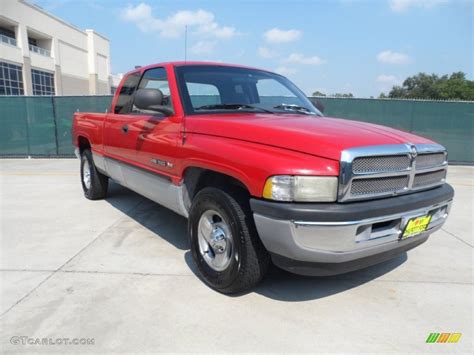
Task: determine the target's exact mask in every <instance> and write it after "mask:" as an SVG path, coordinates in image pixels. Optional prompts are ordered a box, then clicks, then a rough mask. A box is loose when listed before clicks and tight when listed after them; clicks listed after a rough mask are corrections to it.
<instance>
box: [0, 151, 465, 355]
mask: <svg viewBox="0 0 474 355" xmlns="http://www.w3.org/2000/svg"><path fill="white" fill-rule="evenodd" d="M0 169H1V172H0V195H1V202H0V203H1V204H0V213H1V216H0V217H1V219H0V223H1V227H0V228H1V229H0V231H1V260H0V275H1V277H0V282H1V284H0V291H1V293H0V298H1V309H0V314H1V316H0V317H1V318H0V334H1V339H0V349H1V351H2V352H11V351H14V352H45V353H51V352H105V351H109V352H112V351H113V352H119V351H120V352H125V351H128V352H132V351H134V352H144V351H148V352H152V351H153V352H158V351H160V352H205V353H208V352H333V351H339V352H377V353H380V352H462V353H471V351H472V350H473V348H474V347H473V273H472V271H473V245H474V240H473V239H474V238H473V200H474V193H473V184H474V179H473V177H474V176H473V174H474V168H473V167H458V166H451V167H450V168H449V176H448V181H449V182H450V183H451V184H452V185H453V186H454V188H455V190H456V196H455V202H454V204H453V207H452V211H451V216H450V217H449V219H448V222H447V224H446V225H445V226H444V227H443V229H442V230H440V231H438V232H437V233H435V234H433V235H432V236H431V238H430V239H429V240H428V241H427V242H426V243H425V244H423V245H421V246H420V247H418V248H416V249H414V250H411V251H409V252H408V253H406V254H403V255H401V256H400V257H398V258H396V259H394V260H391V261H389V262H386V263H384V264H380V265H377V266H374V267H370V268H367V269H364V270H361V271H357V272H353V273H350V274H345V275H340V276H334V277H327V278H315V277H313V278H307V277H301V276H296V275H292V274H289V273H286V272H284V271H281V270H278V269H272V270H271V272H270V275H269V276H268V277H267V279H266V280H265V281H264V282H263V283H262V284H261V285H260V286H259V287H257V288H256V289H255V290H253V291H251V292H249V293H246V294H242V295H237V296H226V295H222V294H219V293H217V292H215V291H213V290H211V289H209V288H208V287H206V286H205V285H204V284H203V283H202V282H201V281H200V280H199V278H198V277H197V276H196V275H195V272H196V271H195V269H194V266H193V264H192V260H191V255H190V253H189V250H188V240H187V236H186V220H185V219H184V218H182V217H180V216H178V215H176V214H175V213H173V212H171V211H169V210H166V209H165V208H163V207H161V206H159V205H157V204H154V203H152V202H151V201H149V200H147V199H145V198H143V197H141V196H139V195H137V194H135V193H133V192H131V191H129V190H127V189H125V188H123V187H121V186H119V185H116V184H112V185H111V187H110V192H109V197H108V198H107V199H106V200H102V201H89V200H87V199H85V198H84V197H83V194H82V190H81V186H80V182H79V176H78V170H79V162H78V160H73V159H58V160H49V159H37V160H13V159H12V160H1V161H0ZM434 332H451V333H462V337H461V339H460V341H459V342H458V343H457V344H427V343H425V340H426V338H427V337H428V335H429V334H430V333H434ZM14 337H23V338H14ZM24 337H29V338H28V339H33V340H30V342H33V341H36V338H38V339H40V340H42V339H43V338H46V339H49V338H51V341H52V342H56V343H57V341H56V340H57V339H58V338H70V339H74V338H77V339H86V338H88V339H89V340H90V339H93V340H92V341H90V343H89V344H88V345H80V344H78V345H63V344H56V345H53V344H50V345H39V344H28V340H26V339H27V338H24ZM14 343H17V344H14Z"/></svg>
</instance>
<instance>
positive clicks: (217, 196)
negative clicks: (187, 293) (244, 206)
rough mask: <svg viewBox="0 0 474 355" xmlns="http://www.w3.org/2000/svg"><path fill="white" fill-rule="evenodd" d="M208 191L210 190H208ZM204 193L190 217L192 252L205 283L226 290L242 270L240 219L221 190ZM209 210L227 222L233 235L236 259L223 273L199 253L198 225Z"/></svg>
mask: <svg viewBox="0 0 474 355" xmlns="http://www.w3.org/2000/svg"><path fill="white" fill-rule="evenodd" d="M207 190H208V189H207ZM212 190H213V191H211V190H208V191H203V192H202V193H200V194H199V196H198V197H197V201H196V203H195V204H193V207H192V209H191V214H190V216H189V225H188V229H189V236H190V239H191V240H190V244H191V252H192V256H193V259H194V262H195V263H196V265H197V267H198V269H199V271H200V273H201V275H202V277H203V279H204V281H205V282H206V283H207V284H208V285H210V286H211V287H213V288H215V289H218V290H219V289H225V288H227V287H229V286H230V285H231V284H232V283H233V282H234V281H235V280H236V278H237V277H238V276H239V272H240V270H241V266H242V262H243V257H245V256H244V255H243V253H242V237H241V233H242V231H241V226H240V222H239V220H238V218H236V217H235V213H236V212H235V211H234V210H233V208H232V206H231V205H230V204H229V203H228V201H226V200H227V198H226V196H225V194H224V193H222V192H221V193H219V190H217V189H212ZM207 210H215V211H216V212H218V213H219V214H220V215H221V216H222V218H223V219H224V220H225V222H226V223H227V225H228V226H229V228H230V231H231V233H232V245H233V248H234V250H235V253H234V257H233V259H232V261H231V263H230V264H229V266H228V267H227V269H225V270H223V271H220V272H218V271H215V270H214V269H212V268H211V267H210V266H209V265H208V264H207V262H206V261H205V260H204V258H203V257H202V255H201V253H200V252H199V242H198V236H197V233H198V224H199V219H200V218H201V216H202V214H203V213H204V212H205V211H207Z"/></svg>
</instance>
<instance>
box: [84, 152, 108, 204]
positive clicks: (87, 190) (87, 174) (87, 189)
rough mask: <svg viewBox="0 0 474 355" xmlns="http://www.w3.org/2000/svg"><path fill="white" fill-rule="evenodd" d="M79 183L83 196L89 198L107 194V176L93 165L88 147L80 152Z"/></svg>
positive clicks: (96, 198) (97, 198)
mask: <svg viewBox="0 0 474 355" xmlns="http://www.w3.org/2000/svg"><path fill="white" fill-rule="evenodd" d="M81 184H82V190H83V191H84V196H85V197H86V198H88V199H89V200H99V199H102V198H105V197H106V196H107V190H108V187H109V178H108V177H107V176H105V175H104V174H102V173H100V172H99V171H98V170H97V168H96V167H95V165H94V161H93V159H92V153H91V151H90V149H85V150H84V151H83V152H82V154H81Z"/></svg>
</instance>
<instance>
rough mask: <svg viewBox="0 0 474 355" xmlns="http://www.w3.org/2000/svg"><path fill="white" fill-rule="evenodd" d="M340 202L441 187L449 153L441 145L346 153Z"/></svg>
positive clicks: (343, 155)
mask: <svg viewBox="0 0 474 355" xmlns="http://www.w3.org/2000/svg"><path fill="white" fill-rule="evenodd" d="M340 169H341V171H340V178H339V192H338V195H339V198H338V200H339V201H340V202H344V201H349V200H362V199H371V198H377V197H383V196H393V195H398V194H405V193H409V192H414V191H417V190H421V189H426V188H431V187H434V186H437V185H441V184H443V183H444V181H445V177H446V169H447V162H446V152H445V149H444V147H442V146H441V145H438V144H418V145H416V146H415V145H411V144H394V145H383V146H372V147H358V148H353V149H348V150H345V151H343V152H342V156H341V164H340Z"/></svg>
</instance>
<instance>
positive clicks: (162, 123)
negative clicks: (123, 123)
mask: <svg viewBox="0 0 474 355" xmlns="http://www.w3.org/2000/svg"><path fill="white" fill-rule="evenodd" d="M140 89H158V90H160V91H161V92H162V93H163V102H162V106H167V107H169V108H170V109H171V110H173V106H172V103H171V93H170V88H169V84H168V76H167V73H166V69H165V68H152V69H148V70H147V71H145V72H144V73H143V76H142V78H141V80H140V83H139V85H138V90H140ZM132 114H134V115H135V117H136V120H135V121H134V122H133V127H132V130H133V133H134V134H133V135H134V137H136V138H135V139H136V145H135V160H136V161H137V163H138V164H139V165H141V166H142V167H144V168H147V169H148V170H153V171H154V172H156V173H159V174H161V175H167V176H172V175H175V173H176V171H177V169H176V165H177V164H176V158H177V152H176V149H177V143H178V141H179V139H180V134H181V120H180V119H178V118H177V117H176V116H175V115H171V116H165V115H164V114H163V113H160V112H153V111H149V110H146V111H143V110H140V109H138V108H137V107H136V106H135V105H133V108H132Z"/></svg>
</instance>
